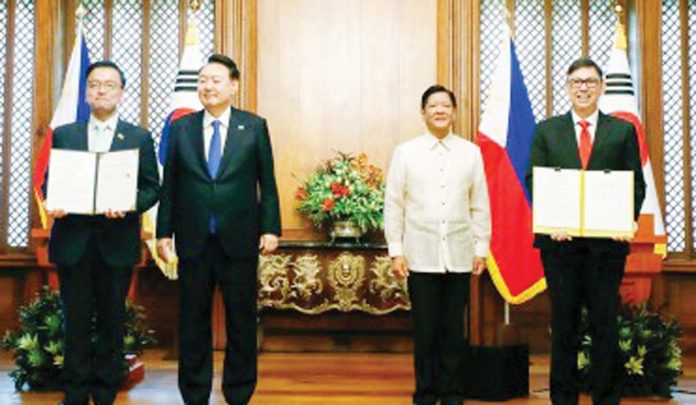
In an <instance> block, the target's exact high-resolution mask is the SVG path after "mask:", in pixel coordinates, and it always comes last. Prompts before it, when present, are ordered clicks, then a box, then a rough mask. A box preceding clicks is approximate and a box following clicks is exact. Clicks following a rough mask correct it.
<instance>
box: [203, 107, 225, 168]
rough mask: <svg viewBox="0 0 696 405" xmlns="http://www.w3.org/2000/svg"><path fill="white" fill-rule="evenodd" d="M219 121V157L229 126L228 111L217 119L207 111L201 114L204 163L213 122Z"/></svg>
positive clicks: (222, 150) (206, 159)
mask: <svg viewBox="0 0 696 405" xmlns="http://www.w3.org/2000/svg"><path fill="white" fill-rule="evenodd" d="M215 120H218V121H220V156H222V155H223V153H224V151H225V142H226V141H227V127H228V126H229V124H230V109H229V108H228V109H226V110H225V112H223V113H222V114H220V116H219V117H215V116H213V115H212V114H211V113H209V112H208V110H205V112H204V113H203V152H204V153H205V161H206V162H207V161H208V151H209V150H210V138H212V137H213V121H215Z"/></svg>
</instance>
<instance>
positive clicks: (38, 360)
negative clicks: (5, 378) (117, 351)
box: [0, 287, 155, 391]
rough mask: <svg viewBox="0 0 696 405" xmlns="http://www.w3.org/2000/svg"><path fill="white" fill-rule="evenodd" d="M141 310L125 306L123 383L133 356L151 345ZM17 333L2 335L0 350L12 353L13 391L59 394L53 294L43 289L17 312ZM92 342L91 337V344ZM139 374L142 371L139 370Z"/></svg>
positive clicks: (59, 331)
mask: <svg viewBox="0 0 696 405" xmlns="http://www.w3.org/2000/svg"><path fill="white" fill-rule="evenodd" d="M144 319H145V315H144V309H143V307H141V306H138V305H135V304H134V303H132V302H128V303H127V306H126V332H125V336H124V339H123V343H124V348H123V352H124V353H123V354H124V355H123V364H122V366H123V376H124V382H126V383H128V380H127V379H126V377H127V376H129V371H131V370H133V365H134V364H136V362H135V361H134V360H133V357H134V356H133V355H139V354H141V353H142V351H143V349H144V348H145V346H147V345H150V344H153V343H154V342H155V338H154V337H153V336H152V331H150V330H147V329H146V328H145V326H144V324H143V320H144ZM19 322H20V327H19V330H15V331H10V330H8V331H7V332H6V333H5V336H4V337H3V339H2V343H1V344H0V348H2V350H5V351H12V352H14V360H15V365H16V368H15V369H14V370H12V371H10V377H11V378H12V379H13V380H14V385H15V389H17V390H18V391H21V390H23V389H24V388H25V387H26V388H28V389H29V390H59V389H60V388H61V386H60V381H61V378H60V376H61V373H62V371H63V353H64V335H63V311H62V307H61V303H60V296H59V294H58V292H57V291H54V290H51V289H50V288H48V287H44V289H43V290H42V291H41V293H40V294H39V295H38V296H37V297H36V298H35V299H34V300H32V301H31V302H29V303H28V304H26V305H24V306H22V307H20V308H19ZM95 339H96V336H95V335H93V337H92V341H93V342H94V340H95ZM139 372H140V373H142V368H141V369H139Z"/></svg>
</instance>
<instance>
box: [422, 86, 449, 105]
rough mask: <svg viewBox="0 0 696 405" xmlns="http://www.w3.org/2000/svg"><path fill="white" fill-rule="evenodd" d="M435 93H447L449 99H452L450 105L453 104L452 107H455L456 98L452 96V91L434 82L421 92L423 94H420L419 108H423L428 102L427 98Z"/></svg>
mask: <svg viewBox="0 0 696 405" xmlns="http://www.w3.org/2000/svg"><path fill="white" fill-rule="evenodd" d="M435 93H447V95H448V96H449V98H450V100H451V101H452V105H453V106H454V108H457V98H456V97H455V96H454V93H453V92H452V90H450V89H448V88H447V87H445V86H442V85H439V84H435V85H432V86H430V87H428V88H427V89H426V90H425V91H424V92H423V95H422V96H421V110H424V109H425V105H426V104H428V99H429V98H430V96H432V95H433V94H435Z"/></svg>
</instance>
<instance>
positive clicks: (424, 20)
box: [257, 0, 437, 237]
mask: <svg viewBox="0 0 696 405" xmlns="http://www.w3.org/2000/svg"><path fill="white" fill-rule="evenodd" d="M436 11H437V2H436V1H435V0H428V1H423V0H405V1H399V0H351V1H342V0H341V1H339V0H259V2H258V14H257V15H258V43H259V45H258V55H257V61H258V65H257V69H258V70H257V71H258V75H257V80H258V83H257V86H258V87H257V89H258V108H257V110H258V112H259V114H261V115H262V116H264V117H266V118H267V119H268V123H269V127H270V130H271V136H272V139H273V147H274V152H275V156H276V175H277V176H278V183H279V192H280V197H281V207H282V217H283V228H284V232H285V236H286V237H293V236H297V235H301V234H303V233H305V234H306V233H307V232H305V231H308V230H309V229H310V224H309V223H307V222H306V221H304V220H303V219H302V218H301V217H300V216H298V215H297V214H296V213H295V202H294V200H293V198H294V193H295V189H296V188H297V186H298V185H300V184H301V182H302V180H303V179H305V178H306V177H307V175H308V174H309V173H310V172H312V171H313V170H314V168H315V167H316V165H317V163H318V162H319V161H320V160H322V159H324V158H327V157H330V156H332V155H333V154H334V152H335V151H342V152H352V153H360V152H366V153H367V154H368V155H369V157H370V160H371V161H372V162H373V163H375V164H377V165H378V166H380V167H382V168H384V169H386V168H387V167H388V163H389V159H390V157H391V153H392V151H393V149H394V146H395V145H396V144H398V143H400V142H402V141H404V140H407V139H410V138H412V137H414V136H416V135H418V134H420V133H422V132H423V131H424V126H423V124H422V120H421V118H420V111H419V110H420V108H419V102H420V95H421V93H422V92H423V90H425V88H426V87H427V86H429V85H430V84H433V83H434V82H435V79H436V66H437V61H436V25H437V15H436ZM298 231H299V232H298Z"/></svg>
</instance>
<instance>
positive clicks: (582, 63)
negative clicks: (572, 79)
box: [568, 56, 604, 81]
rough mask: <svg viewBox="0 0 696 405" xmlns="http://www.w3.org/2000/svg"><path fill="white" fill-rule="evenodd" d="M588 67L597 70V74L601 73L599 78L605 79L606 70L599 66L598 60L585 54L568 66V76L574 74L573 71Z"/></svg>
mask: <svg viewBox="0 0 696 405" xmlns="http://www.w3.org/2000/svg"><path fill="white" fill-rule="evenodd" d="M586 67H589V68H593V69H594V70H596V71H597V74H598V75H599V80H602V81H604V72H602V68H600V67H599V65H598V64H597V62H595V61H593V60H592V59H590V58H588V57H585V56H583V57H582V58H578V59H575V60H574V61H573V63H571V64H570V67H569V68H568V76H570V75H571V74H573V72H575V71H576V70H578V69H582V68H586Z"/></svg>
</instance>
